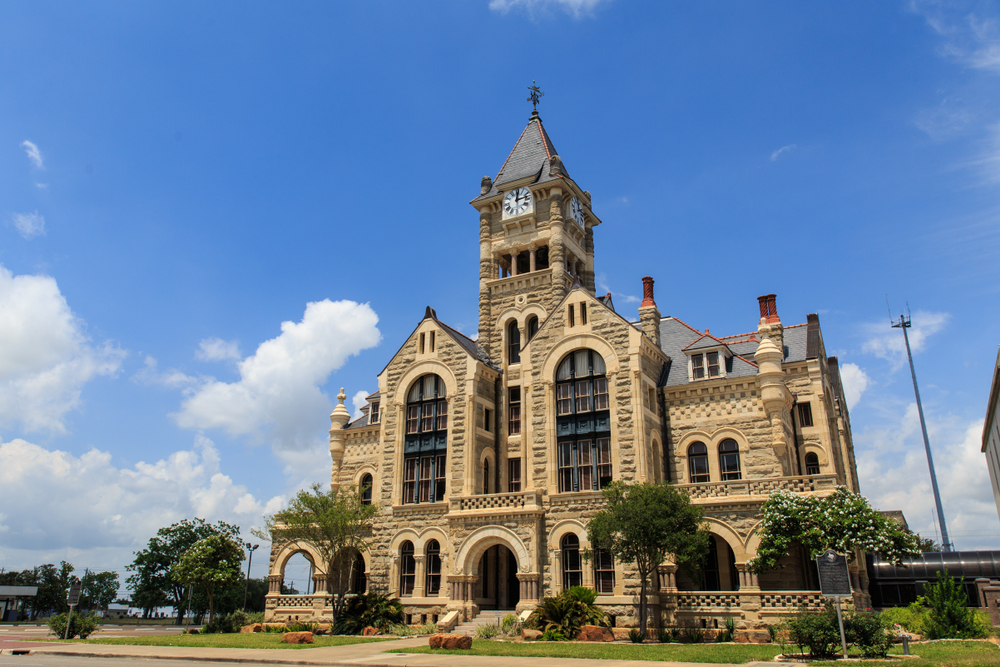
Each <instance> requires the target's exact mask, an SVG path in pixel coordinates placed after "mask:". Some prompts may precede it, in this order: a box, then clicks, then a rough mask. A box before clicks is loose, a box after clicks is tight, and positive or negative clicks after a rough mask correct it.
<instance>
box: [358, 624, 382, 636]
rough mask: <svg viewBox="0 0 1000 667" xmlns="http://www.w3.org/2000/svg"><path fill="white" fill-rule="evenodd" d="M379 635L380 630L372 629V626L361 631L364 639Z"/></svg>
mask: <svg viewBox="0 0 1000 667" xmlns="http://www.w3.org/2000/svg"><path fill="white" fill-rule="evenodd" d="M377 634H378V628H375V627H372V626H370V625H369V626H368V627H367V628H365V629H364V630H362V631H361V636H362V637H374V636H375V635H377Z"/></svg>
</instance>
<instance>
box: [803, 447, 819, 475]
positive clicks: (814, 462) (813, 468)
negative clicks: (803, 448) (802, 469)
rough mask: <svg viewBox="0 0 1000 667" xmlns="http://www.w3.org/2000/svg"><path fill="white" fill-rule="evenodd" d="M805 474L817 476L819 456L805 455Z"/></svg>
mask: <svg viewBox="0 0 1000 667" xmlns="http://www.w3.org/2000/svg"><path fill="white" fill-rule="evenodd" d="M806 474H807V475H818V474H819V456H817V455H816V454H814V453H813V452H809V453H808V454H806Z"/></svg>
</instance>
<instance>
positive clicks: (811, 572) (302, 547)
mask: <svg viewBox="0 0 1000 667" xmlns="http://www.w3.org/2000/svg"><path fill="white" fill-rule="evenodd" d="M471 204H472V207H473V208H474V209H475V210H476V212H477V213H478V221H479V271H478V280H479V333H478V337H477V338H476V339H475V340H472V339H470V338H468V337H466V336H464V335H462V334H461V333H459V332H458V331H456V330H455V329H453V328H452V327H450V326H448V325H447V324H445V323H444V322H442V321H441V320H439V319H438V317H437V315H436V313H435V311H434V310H433V309H432V308H430V307H428V308H427V310H426V313H425V315H424V317H423V319H422V320H421V321H420V322H419V323H417V325H416V327H415V329H414V330H413V332H412V333H411V334H410V335H409V337H408V338H406V339H405V340H404V341H402V345H401V346H400V347H399V349H398V351H397V352H396V353H395V354H394V355H393V356H392V357H391V358H390V359H389V360H388V364H387V365H386V366H385V368H384V369H383V370H382V371H381V373H379V375H378V391H377V392H376V393H374V394H372V395H371V396H369V397H368V405H367V407H365V408H364V410H363V412H364V416H363V417H361V418H360V419H357V420H354V421H350V417H349V414H348V412H347V409H346V408H345V407H344V398H345V396H344V392H343V390H342V391H341V393H340V395H339V396H338V399H339V405H338V406H337V407H336V409H335V410H334V412H333V414H332V415H331V421H332V428H331V429H330V453H331V455H332V459H333V461H332V464H333V465H332V479H331V482H332V485H333V486H334V487H347V486H350V485H355V486H358V487H369V488H370V491H369V492H368V496H367V498H368V499H369V500H370V502H373V503H377V504H378V505H379V506H380V507H381V513H380V514H379V516H378V517H377V519H376V521H375V530H374V546H373V548H372V549H371V551H370V552H369V553H365V554H358V557H357V564H358V570H359V576H358V577H357V578H356V581H355V583H354V588H355V590H361V589H363V588H365V587H366V586H367V588H368V589H369V590H375V591H379V592H384V593H388V594H390V595H392V596H396V597H399V598H400V600H401V601H402V603H403V605H404V607H405V609H406V613H407V615H408V621H410V622H412V623H424V622H429V621H434V622H437V623H438V624H439V626H440V627H442V628H447V629H450V628H451V627H453V626H454V625H455V624H456V623H461V622H466V621H469V620H471V619H474V618H475V617H476V616H477V615H478V614H479V613H481V612H482V611H486V610H496V609H500V610H518V611H521V612H524V611H526V610H529V609H531V608H533V607H534V605H535V604H536V603H537V601H538V600H540V599H541V598H542V597H544V596H550V595H554V594H556V593H558V592H559V591H561V590H563V589H565V588H567V587H569V586H573V585H584V586H589V587H592V588H594V589H595V590H596V591H597V592H598V593H599V598H598V602H599V604H601V605H602V606H603V607H604V608H605V609H606V610H607V611H608V613H610V614H611V615H612V616H613V618H614V622H615V624H616V625H617V626H620V627H628V626H634V625H635V624H636V617H637V615H638V612H637V609H638V597H637V596H638V589H639V582H638V579H637V576H636V573H635V571H634V569H633V568H632V567H631V566H630V564H629V563H621V562H616V561H615V560H614V559H613V558H611V557H610V555H609V554H607V553H605V552H602V551H600V550H599V549H597V550H594V551H593V557H591V558H584V557H582V556H583V554H585V553H587V552H588V550H590V548H591V547H592V545H590V544H589V543H588V541H587V532H586V525H587V520H588V517H590V516H592V515H593V514H594V513H595V512H596V511H597V510H598V509H599V508H600V507H601V506H602V503H603V496H602V494H601V489H602V488H603V487H604V486H605V485H607V484H608V483H609V482H611V481H613V480H623V481H625V482H646V481H648V482H660V481H666V482H670V483H673V484H676V485H677V486H678V488H680V489H682V490H683V491H684V492H685V493H687V494H689V495H690V497H691V499H692V501H693V502H694V503H696V504H698V505H700V506H701V507H702V508H703V509H704V513H705V517H706V519H705V521H706V525H707V527H708V529H709V530H710V531H711V534H712V539H711V550H710V552H709V556H708V559H707V562H706V563H704V567H703V569H702V571H701V573H700V575H699V576H698V577H697V578H696V579H692V578H689V577H685V576H682V575H681V574H680V573H678V572H677V571H676V567H674V565H672V564H671V563H664V564H663V565H662V566H661V568H660V571H659V577H658V581H657V582H655V584H654V587H653V590H652V591H651V593H650V597H649V602H650V603H651V605H652V610H653V615H652V618H653V625H654V626H685V625H697V626H699V627H718V626H719V624H721V623H722V622H723V621H724V620H725V618H727V617H735V618H736V619H737V620H746V621H750V622H751V623H752V622H759V621H767V620H769V619H770V620H773V618H774V617H775V616H777V615H781V614H786V613H789V612H792V611H795V610H796V609H797V607H798V606H799V605H800V604H803V603H805V604H808V605H811V606H815V607H818V606H820V605H821V604H822V598H821V596H820V594H819V592H818V590H816V589H817V588H818V586H817V581H816V576H815V567H814V565H813V564H812V563H811V562H810V561H808V556H807V554H805V553H803V552H802V551H801V550H795V551H794V552H793V553H790V554H788V555H787V556H786V557H785V559H784V562H783V565H784V567H782V568H780V569H777V570H774V571H772V572H770V573H768V574H766V575H763V576H760V577H758V576H756V575H754V574H753V573H751V572H749V571H748V570H747V568H746V563H747V560H748V559H749V558H751V557H752V556H753V555H754V553H755V547H756V544H757V543H758V541H759V538H758V536H757V534H756V533H755V528H756V527H757V525H758V520H759V508H760V506H761V504H762V503H763V502H764V501H765V500H766V499H767V497H768V494H770V493H771V492H772V491H775V490H778V489H787V490H791V491H795V492H799V493H805V494H827V493H830V492H832V491H833V490H834V489H835V488H836V487H837V486H838V485H843V486H846V487H847V488H849V489H851V490H853V491H857V490H858V480H857V471H856V466H855V460H854V448H853V444H852V441H851V427H850V419H849V416H848V412H847V406H846V403H845V401H844V390H843V387H842V385H841V379H840V374H839V372H838V367H837V360H836V358H834V357H827V355H826V351H825V347H824V344H823V335H822V332H821V330H820V323H819V317H818V316H817V315H807V316H806V317H805V321H804V322H802V321H796V322H795V323H792V324H786V323H785V321H783V320H782V319H781V317H779V315H778V308H777V300H776V298H775V296H774V295H773V294H771V295H766V296H761V297H759V298H758V299H757V300H756V301H755V300H754V299H753V296H752V295H749V296H748V298H747V303H746V313H745V315H746V317H745V319H746V323H747V325H746V327H745V333H735V334H731V335H721V336H717V335H714V334H712V333H709V331H708V329H699V328H696V327H695V326H693V325H691V324H688V323H686V322H684V321H682V320H680V319H678V318H677V317H670V316H668V317H664V316H663V315H662V314H661V312H660V310H659V309H658V307H657V305H656V301H655V298H654V292H653V278H643V279H642V281H643V301H642V303H641V305H640V307H639V321H638V322H633V321H630V320H629V319H628V318H627V317H626V316H624V315H623V314H620V313H619V312H617V311H616V309H615V306H614V304H613V303H612V299H611V295H610V294H608V295H599V294H597V293H596V292H595V284H594V275H595V261H597V260H596V245H595V229H596V228H597V227H598V226H599V225H600V224H601V219H600V218H599V217H598V212H597V211H595V210H593V209H592V208H591V196H590V193H589V192H588V191H586V190H584V189H583V188H582V187H581V186H580V185H578V184H577V183H576V181H574V180H573V178H572V176H571V175H570V172H569V170H568V168H567V166H566V165H565V164H563V162H562V160H561V159H560V156H559V154H558V152H557V151H556V148H555V146H554V145H553V143H552V141H551V139H550V138H549V135H548V134H547V132H546V130H545V128H544V127H543V125H542V120H541V118H539V116H538V114H537V112H536V113H533V114H532V116H531V118H530V120H529V121H528V124H527V126H526V127H525V128H524V131H523V132H522V133H521V135H520V137H519V138H518V139H517V142H516V144H515V145H514V148H513V150H512V151H511V153H510V155H509V156H507V159H506V160H505V161H504V162H503V166H502V167H501V168H500V171H499V173H497V175H496V178H493V179H490V178H489V177H485V178H483V179H482V184H481V187H480V192H479V195H478V196H477V197H476V198H475V199H473V200H472V202H471ZM475 219H476V218H473V217H472V216H470V223H472V224H474V221H475ZM458 270H459V273H458V274H457V275H456V278H457V279H460V277H461V271H462V269H461V267H459V269H458ZM466 270H467V273H466V275H467V276H468V278H469V279H470V280H471V279H473V274H472V272H473V270H474V267H471V266H470V267H466ZM636 281H637V282H638V277H637V278H636ZM300 552H301V553H304V554H305V556H306V557H307V558H308V559H309V560H310V561H312V562H313V563H314V564H315V568H316V569H315V570H314V576H313V579H314V582H315V590H316V591H317V592H316V593H313V594H311V595H282V594H281V593H280V591H281V581H282V578H283V572H284V567H285V564H286V563H287V562H288V559H289V558H290V557H291V556H292V555H294V554H295V553H300ZM852 567H854V568H855V570H854V585H855V588H856V591H857V592H856V594H855V599H856V602H857V603H859V604H860V603H862V602H863V601H864V600H865V599H866V593H865V591H866V590H867V579H866V576H865V574H864V572H863V566H862V568H861V569H858V566H857V564H855V565H854V566H852ZM270 580H271V592H270V593H269V594H268V596H267V615H268V618H269V619H278V620H280V619H284V618H296V617H297V618H299V619H300V620H305V619H310V618H312V619H318V618H322V617H324V616H328V615H329V609H330V597H329V595H328V594H327V593H326V591H325V584H324V581H325V579H324V575H323V573H322V564H321V560H320V559H318V558H316V556H315V555H314V554H313V553H312V551H311V548H310V546H309V545H307V544H299V543H295V544H287V543H285V544H283V543H281V541H280V540H277V539H276V540H275V543H274V546H273V547H272V553H271V563H270Z"/></svg>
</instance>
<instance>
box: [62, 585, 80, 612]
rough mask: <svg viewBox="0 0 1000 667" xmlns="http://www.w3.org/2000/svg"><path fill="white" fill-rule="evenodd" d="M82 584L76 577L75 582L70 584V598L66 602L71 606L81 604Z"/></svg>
mask: <svg viewBox="0 0 1000 667" xmlns="http://www.w3.org/2000/svg"><path fill="white" fill-rule="evenodd" d="M80 586H81V584H80V580H79V579H74V580H73V583H72V584H70V586H69V600H67V601H66V602H67V603H68V604H69V606H71V607H75V606H76V605H78V604H80Z"/></svg>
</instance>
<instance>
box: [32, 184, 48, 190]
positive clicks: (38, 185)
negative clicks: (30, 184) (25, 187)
mask: <svg viewBox="0 0 1000 667" xmlns="http://www.w3.org/2000/svg"><path fill="white" fill-rule="evenodd" d="M35 187H36V188H38V189H39V190H48V189H49V184H48V183H35Z"/></svg>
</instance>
